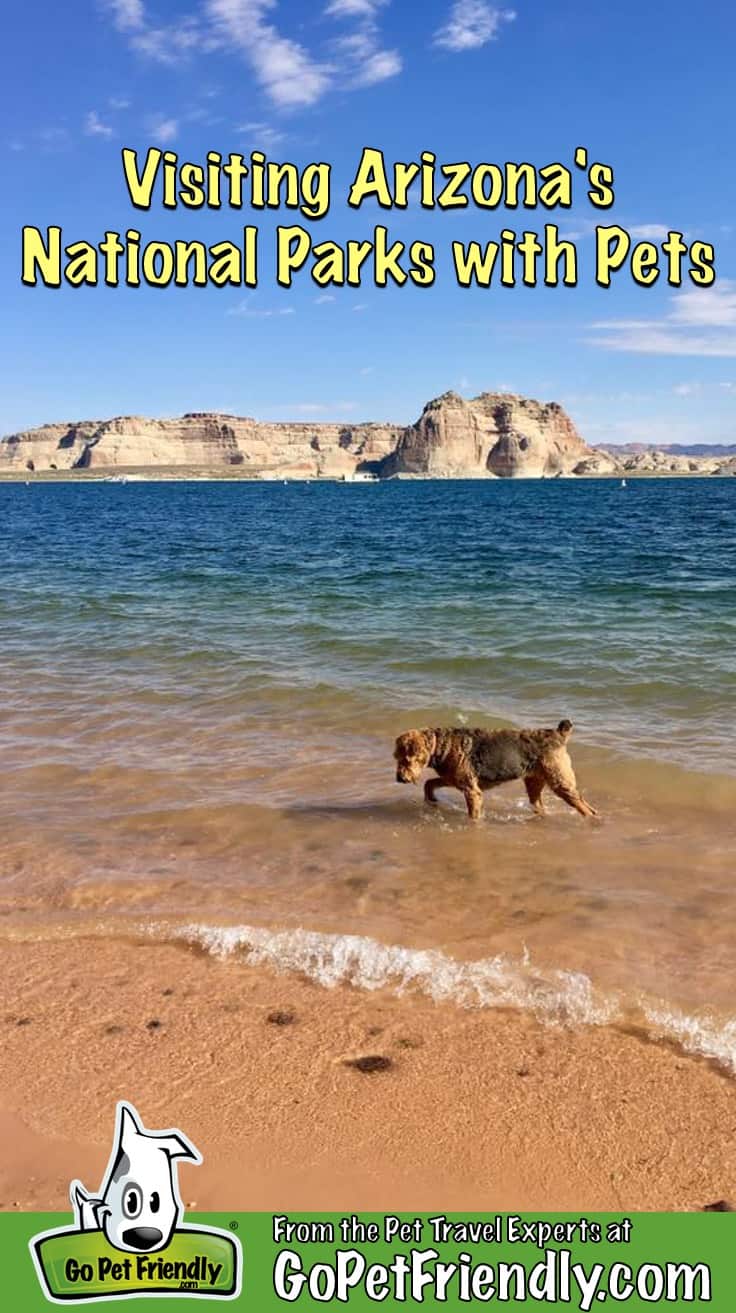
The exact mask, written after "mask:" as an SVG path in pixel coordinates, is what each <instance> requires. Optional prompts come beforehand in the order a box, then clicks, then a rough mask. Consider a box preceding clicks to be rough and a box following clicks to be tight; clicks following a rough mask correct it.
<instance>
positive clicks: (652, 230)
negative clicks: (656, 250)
mask: <svg viewBox="0 0 736 1313" xmlns="http://www.w3.org/2000/svg"><path fill="white" fill-rule="evenodd" d="M628 231H629V233H630V235H631V236H632V237H636V238H637V239H638V240H639V241H644V242H663V241H665V239H666V238H667V237H669V235H670V229H669V228H665V226H664V224H661V223H635V224H632V226H631V227H630V228H629V229H628Z"/></svg>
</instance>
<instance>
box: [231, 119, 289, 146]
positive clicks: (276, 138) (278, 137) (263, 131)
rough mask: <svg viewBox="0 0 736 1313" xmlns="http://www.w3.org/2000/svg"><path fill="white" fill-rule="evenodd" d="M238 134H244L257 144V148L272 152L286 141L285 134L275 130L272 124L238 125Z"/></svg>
mask: <svg viewBox="0 0 736 1313" xmlns="http://www.w3.org/2000/svg"><path fill="white" fill-rule="evenodd" d="M235 131H236V132H242V133H243V135H244V136H246V137H248V139H249V140H250V141H252V142H254V143H255V148H258V149H260V148H265V149H266V150H272V149H273V147H274V146H280V145H281V143H282V142H283V141H284V140H285V134H284V133H283V132H281V131H280V130H279V129H278V128H274V127H272V126H271V124H270V123H237V124H236V125H235Z"/></svg>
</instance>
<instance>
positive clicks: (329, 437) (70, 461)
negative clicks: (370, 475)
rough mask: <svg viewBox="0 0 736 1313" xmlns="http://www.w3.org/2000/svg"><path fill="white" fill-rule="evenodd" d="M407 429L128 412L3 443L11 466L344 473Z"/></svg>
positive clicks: (0, 452)
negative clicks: (156, 416) (150, 415)
mask: <svg viewBox="0 0 736 1313" xmlns="http://www.w3.org/2000/svg"><path fill="white" fill-rule="evenodd" d="M400 432H401V430H400V428H399V427H391V426H390V425H383V424H353V425H345V424H261V423H259V422H258V421H257V420H255V419H248V418H241V417H236V416H233V415H214V414H189V415H183V416H182V417H181V418H180V419H162V420H153V419H145V418H144V417H142V416H133V415H128V416H125V417H122V418H118V419H110V420H84V421H80V422H77V423H72V424H47V425H44V426H43V427H42V428H38V429H29V430H27V431H26V432H23V433H15V434H12V435H11V436H10V437H9V438H6V439H5V440H4V441H2V442H0V472H1V471H2V470H7V469H17V470H28V471H32V470H34V471H40V470H81V469H92V470H94V469H99V470H103V469H108V470H119V469H147V468H177V467H179V468H181V467H187V468H189V469H200V470H216V469H223V468H232V469H233V472H235V471H236V470H238V471H239V472H240V473H244V474H248V473H249V474H251V475H253V477H264V476H265V477H272V478H289V477H291V478H296V477H301V478H342V477H350V476H352V475H353V474H354V473H355V471H356V470H357V469H358V467H359V466H361V465H363V466H366V467H367V468H372V467H373V466H377V465H378V464H379V463H380V462H381V461H382V460H383V459H384V458H385V456H386V455H388V453H389V452H391V451H392V450H393V449H394V447H395V445H396V442H397V440H398V437H399V434H400Z"/></svg>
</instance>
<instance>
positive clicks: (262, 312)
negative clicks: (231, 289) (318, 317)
mask: <svg viewBox="0 0 736 1313" xmlns="http://www.w3.org/2000/svg"><path fill="white" fill-rule="evenodd" d="M227 314H229V315H236V316H237V317H238V318H239V319H281V318H283V316H284V315H295V314H296V310H295V309H294V307H293V306H292V305H287V306H282V307H277V308H275V309H266V308H265V307H264V308H263V309H259V308H258V307H257V306H253V305H252V304H251V302H250V301H248V300H246V301H241V302H240V303H239V304H238V305H235V306H232V307H231V308H230V309H229V310H228V311H227Z"/></svg>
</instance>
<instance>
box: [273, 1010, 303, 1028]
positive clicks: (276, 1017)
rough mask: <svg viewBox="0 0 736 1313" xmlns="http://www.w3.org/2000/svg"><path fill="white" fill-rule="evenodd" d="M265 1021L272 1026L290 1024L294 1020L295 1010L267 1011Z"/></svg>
mask: <svg viewBox="0 0 736 1313" xmlns="http://www.w3.org/2000/svg"><path fill="white" fill-rule="evenodd" d="M266 1021H268V1022H269V1024H270V1025H272V1026H291V1025H293V1023H294V1022H295V1021H296V1013H295V1012H280V1011H278V1010H277V1011H275V1012H269V1014H268V1016H267V1017H266Z"/></svg>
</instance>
